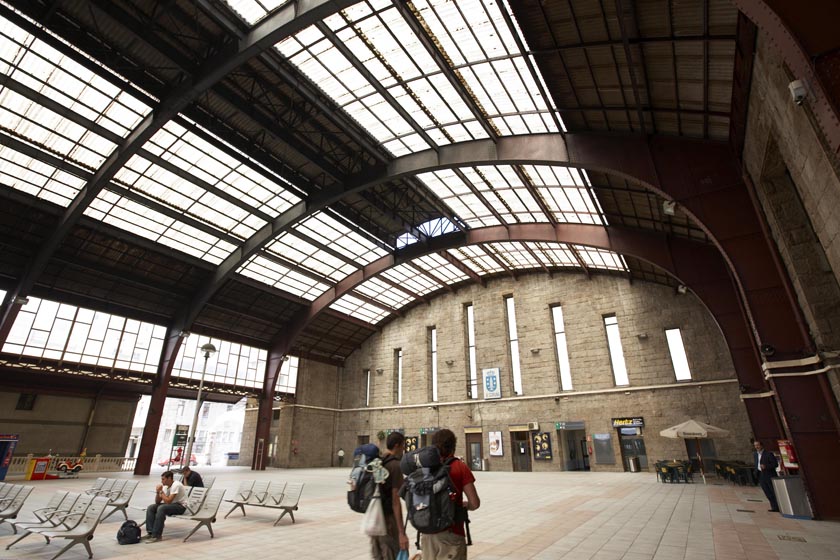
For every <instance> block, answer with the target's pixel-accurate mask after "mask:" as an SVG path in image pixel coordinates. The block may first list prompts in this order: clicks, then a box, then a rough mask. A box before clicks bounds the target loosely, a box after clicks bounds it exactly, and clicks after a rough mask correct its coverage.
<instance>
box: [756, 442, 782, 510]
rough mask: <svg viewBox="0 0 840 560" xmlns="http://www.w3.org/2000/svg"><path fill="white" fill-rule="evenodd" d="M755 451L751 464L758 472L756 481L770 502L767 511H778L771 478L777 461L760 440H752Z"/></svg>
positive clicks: (776, 466)
mask: <svg viewBox="0 0 840 560" xmlns="http://www.w3.org/2000/svg"><path fill="white" fill-rule="evenodd" d="M753 447H755V453H753V465H755V470H756V471H757V473H758V483H759V484H760V485H761V489H762V490H764V495H765V496H767V500H768V501H769V502H770V509H769V510H768V511H779V503H778V502H777V501H776V490H774V489H773V479H774V478H776V469H777V468H778V466H779V461H778V460H777V459H776V455H775V454H774V453H773V452H772V451H767V450H766V449H764V446H763V445H762V444H761V442H760V441H758V440H755V441H754V442H753Z"/></svg>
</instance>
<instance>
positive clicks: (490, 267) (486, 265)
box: [449, 245, 505, 274]
mask: <svg viewBox="0 0 840 560" xmlns="http://www.w3.org/2000/svg"><path fill="white" fill-rule="evenodd" d="M449 253H450V254H451V255H452V256H454V257H455V258H456V259H458V260H460V261H461V262H463V263H464V264H466V265H467V266H469V267H470V268H471V269H473V270H475V271H476V272H477V273H478V274H492V273H495V272H503V271H504V270H505V269H504V268H503V267H502V266H501V265H500V264H499V263H497V262H496V261H495V260H493V259H492V258H491V257H490V256H489V255H488V254H487V253H486V252H485V251H484V249H483V248H482V247H481V246H479V245H467V246H465V247H459V248H457V249H450V250H449Z"/></svg>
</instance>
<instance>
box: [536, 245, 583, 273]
mask: <svg viewBox="0 0 840 560" xmlns="http://www.w3.org/2000/svg"><path fill="white" fill-rule="evenodd" d="M531 247H532V248H533V249H534V251H535V252H536V253H537V255H539V257H540V258H541V259H544V261H545V264H546V266H555V267H578V266H579V265H578V262H577V259H576V258H575V256H574V255H573V254H572V253H571V251H569V249H568V248H567V246H566V245H565V244H562V243H533V244H531Z"/></svg>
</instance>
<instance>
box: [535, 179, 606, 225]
mask: <svg viewBox="0 0 840 560" xmlns="http://www.w3.org/2000/svg"><path fill="white" fill-rule="evenodd" d="M522 169H523V171H524V172H525V174H526V175H527V176H528V178H529V179H530V181H531V182H532V183H533V184H534V185H535V186H536V189H537V192H539V194H540V196H541V197H542V199H543V201H544V202H545V203H546V205H547V206H548V208H549V209H550V210H551V212H552V214H554V218H555V219H556V220H557V221H558V222H563V223H583V224H603V220H602V219H601V212H600V211H599V208H597V207H596V206H595V204H594V203H593V200H594V199H595V193H594V192H592V190H591V189H590V187H588V186H587V184H585V183H584V181H583V179H582V177H581V176H580V174H579V173H578V171H577V170H576V169H573V168H566V167H561V166H556V165H554V166H549V165H524V166H522Z"/></svg>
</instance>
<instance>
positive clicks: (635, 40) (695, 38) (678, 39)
mask: <svg viewBox="0 0 840 560" xmlns="http://www.w3.org/2000/svg"><path fill="white" fill-rule="evenodd" d="M734 40H735V35H725V34H717V35H709V36H706V35H663V36H659V37H629V38H628V39H627V42H628V43H629V44H630V45H646V44H657V43H697V42H699V41H712V42H714V41H722V42H724V43H728V42H731V41H734ZM623 45H624V41H623V40H622V39H608V40H604V41H585V42H584V41H581V42H580V43H571V44H568V45H558V46H556V47H552V48H550V49H535V50H530V51H527V54H530V55H533V56H541V55H547V54H556V53H558V52H565V51H574V50H578V49H591V48H598V47H621V46H623Z"/></svg>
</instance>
